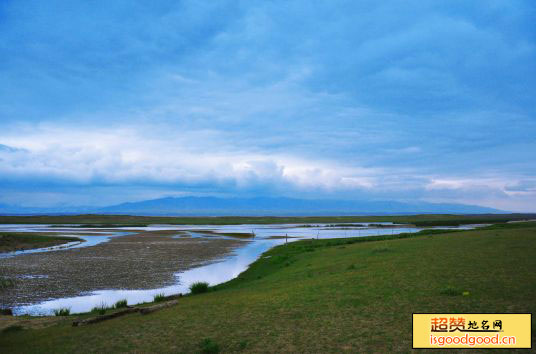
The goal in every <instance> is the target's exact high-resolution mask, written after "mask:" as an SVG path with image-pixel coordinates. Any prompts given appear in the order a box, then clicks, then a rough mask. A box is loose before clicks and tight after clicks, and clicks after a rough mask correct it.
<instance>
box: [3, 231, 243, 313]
mask: <svg viewBox="0 0 536 354" xmlns="http://www.w3.org/2000/svg"><path fill="white" fill-rule="evenodd" d="M116 231H117V230H116ZM178 234H180V232H177V231H145V232H133V233H132V234H131V235H127V236H121V237H114V238H111V239H110V240H109V241H108V242H106V243H102V244H98V245H95V246H92V247H86V248H75V249H68V250H62V251H56V252H47V253H34V254H23V255H19V256H16V257H12V258H5V259H2V260H1V262H0V266H1V269H0V275H2V277H3V278H5V279H13V280H14V285H15V286H10V287H4V288H3V289H1V291H2V292H1V298H0V308H12V307H14V306H20V305H23V304H31V303H38V302H41V301H44V300H47V299H50V298H62V297H72V296H77V295H79V294H81V293H88V292H92V291H97V290H105V289H152V288H158V287H162V286H165V285H169V284H173V283H175V281H176V279H175V277H174V274H175V273H176V272H178V271H181V270H186V269H189V268H192V267H194V266H197V265H199V264H204V263H207V262H210V261H214V260H217V259H221V258H222V257H225V256H226V255H228V254H229V253H230V252H231V251H232V250H233V249H235V248H236V247H237V246H239V245H241V244H242V242H241V241H238V240H229V239H211V240H206V239H197V238H190V237H178V238H173V236H176V235H178ZM185 236H186V235H185Z"/></svg>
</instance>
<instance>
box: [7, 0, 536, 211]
mask: <svg viewBox="0 0 536 354" xmlns="http://www.w3.org/2000/svg"><path fill="white" fill-rule="evenodd" d="M535 23H536V3H535V2H534V1H532V0H526V1H521V0H504V1H502V0H483V1H470V2H468V1H465V0H459V1H457V0H452V1H435V0H434V1H424V0H418V1H413V0H394V1H353V0H351V1H340V0H330V1H314V0H303V1H301V0H300V1H292V0H285V1H275V0H274V1H253V0H248V1H218V0H215V1H198V0H196V1H176V0H175V1H158V2H154V1H153V2H151V1H132V0H129V1H91V2H87V1H74V0H73V1H53V0H50V1H31V0H28V1H10V0H3V1H0V203H6V204H16V205H22V206H59V205H63V206H64V205H89V206H101V205H110V204H115V203H120V202H125V201H136V200H144V199H152V198H159V197H164V196H186V195H194V196H207V195H211V196H222V197H232V196H240V197H244V196H287V197H296V198H315V199H319V198H320V199H321V198H329V199H354V200H397V201H427V202H448V203H465V204H476V205H482V206H488V207H494V208H498V209H502V210H509V211H533V212H534V211H536V207H535V206H536V104H535V97H536V25H535Z"/></svg>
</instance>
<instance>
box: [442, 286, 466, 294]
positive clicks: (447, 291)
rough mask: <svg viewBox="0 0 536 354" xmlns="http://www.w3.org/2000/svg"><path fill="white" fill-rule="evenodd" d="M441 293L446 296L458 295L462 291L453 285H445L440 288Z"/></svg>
mask: <svg viewBox="0 0 536 354" xmlns="http://www.w3.org/2000/svg"><path fill="white" fill-rule="evenodd" d="M439 293H440V294H441V295H447V296H460V295H462V291H461V290H460V289H457V288H455V287H453V286H447V287H446V288H443V289H441V291H440V292H439Z"/></svg>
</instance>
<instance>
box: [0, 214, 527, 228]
mask: <svg viewBox="0 0 536 354" xmlns="http://www.w3.org/2000/svg"><path fill="white" fill-rule="evenodd" d="M530 219H536V214H477V215H459V214H423V215H396V216H311V217H293V216H292V217H274V216H259V217H251V216H222V217H158V216H131V215H91V214H90V215H68V216H65V215H62V216H60V215H58V216H48V215H42V216H0V224H55V225H61V226H64V225H68V224H72V225H82V226H83V227H90V226H91V227H113V226H114V225H115V226H117V225H120V226H141V225H148V224H175V225H238V224H304V225H307V224H309V225H314V224H319V223H330V224H342V223H361V222H394V223H403V224H414V225H417V226H440V225H462V224H487V223H503V222H507V221H517V220H530Z"/></svg>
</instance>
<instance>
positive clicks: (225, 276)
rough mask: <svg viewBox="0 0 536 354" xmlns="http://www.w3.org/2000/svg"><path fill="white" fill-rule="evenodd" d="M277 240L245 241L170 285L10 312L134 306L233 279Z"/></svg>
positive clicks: (45, 312) (97, 293) (105, 292)
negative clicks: (201, 283)
mask: <svg viewBox="0 0 536 354" xmlns="http://www.w3.org/2000/svg"><path fill="white" fill-rule="evenodd" d="M281 242H285V241H284V240H283V241H281V240H279V241H276V242H274V241H257V242H248V241H246V242H244V243H245V246H244V247H241V248H238V249H237V250H236V251H235V253H234V255H233V256H231V257H228V258H227V259H225V260H223V261H220V262H216V263H211V264H208V265H205V266H201V267H197V268H193V269H190V270H187V271H185V272H182V273H177V274H175V277H176V284H174V285H171V286H166V287H163V288H159V289H149V290H100V291H95V292H93V293H91V294H88V295H82V296H76V297H70V298H62V299H55V300H49V301H45V302H42V303H40V304H37V305H28V306H20V307H17V308H15V309H14V314H15V315H23V314H31V315H50V314H52V313H53V310H54V309H58V308H66V307H67V308H70V309H71V313H80V312H88V311H91V309H92V308H93V307H96V306H100V305H102V304H106V305H108V306H111V305H113V304H114V303H116V302H117V301H119V300H122V299H127V302H128V304H129V305H134V304H139V303H142V302H149V301H153V297H154V296H155V295H156V294H162V293H163V294H165V295H173V294H178V293H183V294H184V293H187V292H189V286H190V284H192V283H194V282H196V281H206V282H208V283H209V284H210V285H216V284H220V283H223V282H226V281H228V280H231V279H233V278H235V277H236V276H238V275H239V274H240V273H242V272H243V271H244V270H245V269H246V268H247V266H248V265H249V264H251V263H253V262H254V261H255V260H256V259H257V257H258V256H259V255H260V254H262V253H263V252H264V251H266V250H268V249H269V248H271V247H273V246H275V245H276V244H279V243H281Z"/></svg>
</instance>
